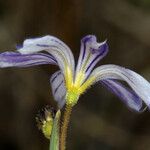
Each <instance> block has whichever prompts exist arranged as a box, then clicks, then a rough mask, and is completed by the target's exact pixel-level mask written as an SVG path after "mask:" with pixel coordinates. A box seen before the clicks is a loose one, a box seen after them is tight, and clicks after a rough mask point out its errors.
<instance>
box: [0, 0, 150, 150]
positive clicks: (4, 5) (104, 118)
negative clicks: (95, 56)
mask: <svg viewBox="0 0 150 150" xmlns="http://www.w3.org/2000/svg"><path fill="white" fill-rule="evenodd" d="M47 34H50V35H53V36H56V37H58V38H60V39H62V40H63V41H64V42H66V43H67V44H68V45H69V46H70V48H71V49H72V51H73V53H74V55H75V57H76V59H77V57H78V54H79V50H80V39H81V38H82V37H83V36H85V35H87V34H94V35H96V36H97V38H98V41H103V40H105V39H107V40H108V43H109V48H110V51H109V54H108V55H107V57H105V58H104V59H103V60H102V61H101V62H100V63H99V64H98V65H101V64H107V63H109V64H110V63H112V64H117V65H121V66H125V67H128V68H130V69H132V70H135V71H136V72H138V73H140V74H142V75H143V76H144V77H145V78H146V79H147V80H149V81H150V0H0V52H4V51H6V50H15V49H16V45H17V44H21V43H22V42H23V40H24V39H26V38H31V37H37V36H43V35H47ZM56 70H58V68H57V67H55V66H49V65H43V66H36V67H30V68H24V69H21V68H20V69H16V68H7V69H1V70H0V149H1V150H7V149H11V150H47V149H48V145H49V141H48V140H46V139H45V138H44V137H43V135H42V134H41V132H40V131H38V129H37V127H36V122H35V115H36V113H37V111H38V110H39V109H41V108H42V107H44V106H45V105H46V104H50V105H53V106H55V103H54V101H53V97H52V93H51V89H50V84H49V78H50V75H51V74H52V73H54V71H56ZM149 127H150V112H148V111H146V112H144V113H142V114H138V113H135V112H132V111H131V110H129V109H128V108H127V107H126V106H125V105H124V104H123V103H122V102H121V101H120V100H119V99H118V98H117V97H116V96H114V95H113V94H111V93H110V92H109V91H107V89H105V88H103V87H102V86H101V85H99V84H97V85H95V86H93V87H92V88H91V89H90V90H88V91H87V92H86V94H84V95H83V96H81V98H80V100H79V103H78V104H77V105H76V106H75V107H74V110H73V113H72V118H71V124H70V127H69V135H68V142H67V147H68V150H83V149H85V150H126V149H128V150H150V128H149Z"/></svg>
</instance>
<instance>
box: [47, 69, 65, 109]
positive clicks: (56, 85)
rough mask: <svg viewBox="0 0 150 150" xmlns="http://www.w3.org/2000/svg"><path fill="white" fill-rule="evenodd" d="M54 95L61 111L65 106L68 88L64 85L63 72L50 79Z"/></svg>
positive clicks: (58, 72) (56, 73)
mask: <svg viewBox="0 0 150 150" xmlns="http://www.w3.org/2000/svg"><path fill="white" fill-rule="evenodd" d="M50 83H51V88H52V93H53V96H54V98H55V101H56V102H57V103H58V107H59V108H60V109H61V108H62V107H63V106H64V105H65V97H66V87H65V84H64V76H63V74H62V73H61V71H57V72H55V73H54V74H53V75H52V76H51V79H50Z"/></svg>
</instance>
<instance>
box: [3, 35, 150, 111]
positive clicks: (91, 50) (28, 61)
mask: <svg viewBox="0 0 150 150" xmlns="http://www.w3.org/2000/svg"><path fill="white" fill-rule="evenodd" d="M107 53H108V44H107V41H104V42H101V43H98V42H97V41H96V37H95V36H94V35H88V36H85V37H84V38H83V39H82V40H81V49H80V55H79V58H78V62H77V64H76V66H75V60H74V56H73V54H72V52H71V50H70V48H69V47H68V46H67V45H66V44H65V43H64V42H62V41H61V40H59V39H58V38H56V37H53V36H49V35H48V36H44V37H40V38H35V39H27V40H25V41H24V43H23V46H22V47H21V48H19V49H18V51H17V52H4V53H2V54H0V67H2V68H4V67H12V66H15V67H28V66H33V65H41V64H54V65H58V66H59V68H60V70H59V71H57V72H55V73H54V74H53V75H52V76H51V79H50V83H51V87H52V93H53V95H54V98H55V100H56V101H57V103H58V105H59V107H60V108H62V107H63V106H64V105H65V104H66V105H70V106H74V105H75V104H76V103H77V101H78V99H79V96H80V95H81V94H83V93H84V92H85V91H86V90H87V89H88V88H89V87H90V86H91V85H93V84H95V83H96V82H100V83H102V84H103V85H104V86H106V87H107V88H108V89H109V90H111V91H112V92H113V93H114V94H116V95H117V96H118V97H120V98H121V99H122V101H123V102H124V103H125V104H126V105H127V106H128V107H129V108H131V109H133V110H136V111H141V109H142V103H143V101H144V103H145V104H146V105H147V106H148V107H149V108H150V84H149V82H148V81H147V80H145V79H144V78H143V77H142V76H140V75H139V74H137V73H135V72H134V71H132V70H129V69H126V68H124V67H121V66H118V65H112V64H109V65H101V66H99V67H97V68H95V69H94V67H95V65H96V64H97V62H98V61H100V60H101V59H102V58H103V57H104V56H106V54H107ZM120 81H125V82H126V83H127V84H128V85H129V87H130V88H129V87H126V86H124V85H123V84H122V83H121V82H120Z"/></svg>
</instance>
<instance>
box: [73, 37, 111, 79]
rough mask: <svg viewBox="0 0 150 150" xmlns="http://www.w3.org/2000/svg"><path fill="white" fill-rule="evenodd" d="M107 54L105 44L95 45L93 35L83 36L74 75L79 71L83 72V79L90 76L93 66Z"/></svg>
mask: <svg viewBox="0 0 150 150" xmlns="http://www.w3.org/2000/svg"><path fill="white" fill-rule="evenodd" d="M107 52H108V45H107V42H106V41H104V42H101V43H97V41H96V37H95V36H94V35H88V36H85V37H84V38H83V39H82V40H81V50H80V55H79V59H78V64H77V68H76V74H77V73H78V72H79V71H83V72H85V78H86V77H87V76H88V75H89V74H90V72H91V71H92V69H93V68H94V66H95V65H96V64H97V63H98V61H99V60H101V59H102V58H103V57H105V55H106V54H107Z"/></svg>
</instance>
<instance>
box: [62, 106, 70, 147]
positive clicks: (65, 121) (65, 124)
mask: <svg viewBox="0 0 150 150" xmlns="http://www.w3.org/2000/svg"><path fill="white" fill-rule="evenodd" d="M71 111H72V106H70V105H66V108H65V112H64V116H63V124H62V127H61V136H60V150H65V148H66V138H67V129H68V124H69V120H70V115H71Z"/></svg>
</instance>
